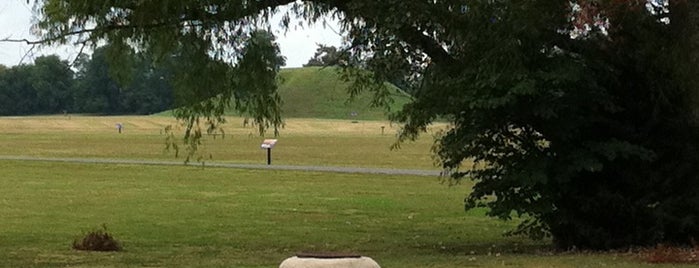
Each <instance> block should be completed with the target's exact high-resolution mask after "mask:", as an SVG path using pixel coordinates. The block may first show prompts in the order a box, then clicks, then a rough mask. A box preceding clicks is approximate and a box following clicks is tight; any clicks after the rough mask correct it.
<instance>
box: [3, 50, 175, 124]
mask: <svg viewBox="0 0 699 268" xmlns="http://www.w3.org/2000/svg"><path fill="white" fill-rule="evenodd" d="M107 50H109V46H104V47H98V48H97V49H95V51H94V53H93V54H92V57H88V56H86V55H81V56H80V57H79V58H78V59H77V60H76V61H75V63H76V64H74V66H73V67H71V66H70V64H69V63H68V62H67V61H64V60H61V59H60V58H59V57H58V56H56V55H50V56H42V57H38V58H37V59H36V60H35V62H34V63H33V64H24V65H19V66H13V67H10V68H7V67H4V66H0V96H1V98H0V102H1V103H2V107H0V115H28V114H58V113H66V112H70V113H89V114H151V113H155V112H160V111H163V110H166V109H170V108H172V105H173V99H174V97H173V92H172V85H171V83H170V80H171V75H170V72H169V71H168V70H167V67H166V66H162V67H155V66H154V64H153V61H152V59H150V58H149V57H147V55H145V54H144V53H136V52H133V51H132V52H130V53H127V54H124V55H122V56H121V57H122V58H130V60H129V62H131V64H130V65H128V67H127V68H128V69H129V70H130V74H129V76H130V81H129V82H128V83H122V82H120V81H117V79H116V78H115V77H116V76H115V75H113V74H111V73H113V72H114V69H121V68H111V67H110V65H109V63H107V60H106V58H107V56H106V51H107ZM174 60H175V59H168V61H170V62H172V61H174ZM122 68H123V66H122ZM74 69H75V71H74Z"/></svg>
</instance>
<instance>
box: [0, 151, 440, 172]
mask: <svg viewBox="0 0 699 268" xmlns="http://www.w3.org/2000/svg"><path fill="white" fill-rule="evenodd" d="M0 160H13V161H38V162H64V163H84V164H123V165H152V166H185V165H187V166H202V165H203V166H206V167H217V168H236V169H260V170H294V171H314V172H337V173H362V174H387V175H414V176H439V175H440V172H439V171H436V170H419V169H393V168H361V167H332V166H291V165H274V164H272V165H258V164H234V163H220V162H205V163H199V162H190V163H187V164H185V163H184V162H183V161H163V160H135V159H110V158H72V157H71V158H65V157H34V156H12V155H0Z"/></svg>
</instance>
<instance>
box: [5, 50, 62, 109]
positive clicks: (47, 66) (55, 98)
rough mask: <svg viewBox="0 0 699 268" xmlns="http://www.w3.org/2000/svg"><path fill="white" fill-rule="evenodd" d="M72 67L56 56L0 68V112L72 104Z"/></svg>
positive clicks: (59, 107)
mask: <svg viewBox="0 0 699 268" xmlns="http://www.w3.org/2000/svg"><path fill="white" fill-rule="evenodd" d="M73 84H74V80H73V71H72V70H71V69H70V67H69V66H68V63H67V62H65V61H61V60H60V59H59V58H58V56H42V57H39V58H37V59H36V61H35V63H34V64H32V65H20V66H14V67H11V68H9V69H6V68H5V67H3V68H2V70H0V106H1V107H0V115H24V114H53V113H60V112H63V111H65V110H67V109H70V107H71V106H72V104H73V98H72V90H73Z"/></svg>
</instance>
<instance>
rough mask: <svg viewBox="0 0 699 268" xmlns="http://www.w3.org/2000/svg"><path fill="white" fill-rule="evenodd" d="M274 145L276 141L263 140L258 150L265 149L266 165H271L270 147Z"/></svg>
mask: <svg viewBox="0 0 699 268" xmlns="http://www.w3.org/2000/svg"><path fill="white" fill-rule="evenodd" d="M275 144H277V140H276V139H265V140H264V141H263V142H262V144H261V145H260V148H262V149H267V165H271V164H272V147H274V145H275Z"/></svg>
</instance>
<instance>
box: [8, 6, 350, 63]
mask: <svg viewBox="0 0 699 268" xmlns="http://www.w3.org/2000/svg"><path fill="white" fill-rule="evenodd" d="M31 20H32V4H27V1H26V0H0V39H5V38H10V39H23V38H26V39H30V40H36V39H37V37H35V36H32V35H31V34H30V33H29V28H30V25H31ZM328 24H329V25H330V27H328V28H324V27H323V26H322V25H316V26H312V27H306V28H305V29H295V30H289V32H287V33H286V34H284V33H283V32H278V31H277V32H275V35H276V36H277V42H278V43H279V46H280V48H281V51H282V54H283V55H284V56H285V57H286V66H285V67H300V66H301V65H303V64H304V63H306V62H308V59H310V58H311V57H312V56H313V53H314V52H315V50H316V47H317V46H316V43H320V44H324V45H333V46H339V45H340V43H341V41H342V37H341V36H339V35H338V34H337V33H335V30H338V26H337V23H336V22H333V21H328ZM29 50H30V46H28V45H25V44H23V43H6V42H0V64H2V65H5V66H14V65H17V64H19V63H31V62H33V59H34V58H35V57H38V56H41V55H46V54H58V55H59V56H60V57H61V58H63V59H66V60H71V61H72V60H73V59H74V58H75V56H76V54H77V52H78V50H79V48H76V47H73V46H62V47H45V48H39V49H35V50H34V51H31V53H30V54H27V52H30V51H29ZM25 55H27V56H26V57H25ZM23 57H24V58H23Z"/></svg>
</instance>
